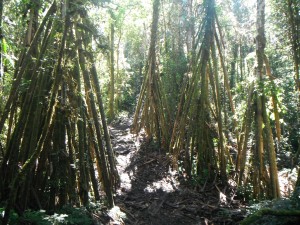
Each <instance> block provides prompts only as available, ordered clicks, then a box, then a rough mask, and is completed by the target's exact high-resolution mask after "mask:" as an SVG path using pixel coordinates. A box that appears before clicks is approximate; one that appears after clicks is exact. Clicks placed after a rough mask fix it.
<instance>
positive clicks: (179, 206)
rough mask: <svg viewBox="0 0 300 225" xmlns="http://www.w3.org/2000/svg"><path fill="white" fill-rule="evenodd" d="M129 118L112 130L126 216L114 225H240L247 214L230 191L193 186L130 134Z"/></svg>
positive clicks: (151, 147) (118, 200)
mask: <svg viewBox="0 0 300 225" xmlns="http://www.w3.org/2000/svg"><path fill="white" fill-rule="evenodd" d="M131 122H132V120H131V118H128V117H123V118H121V119H119V120H118V121H117V122H115V123H113V124H112V125H111V126H110V133H111V138H112V144H113V148H114V151H115V153H116V157H117V167H118V170H119V174H120V178H121V187H120V188H119V189H118V190H117V193H116V197H115V203H116V205H117V206H118V207H119V208H120V210H121V211H122V212H123V213H124V214H126V216H125V217H123V218H122V219H121V220H120V221H112V220H111V222H110V224H126V225H131V224H136V225H173V224H175V225H181V224H191V225H196V224H215V225H216V224H238V222H239V221H240V220H242V219H243V218H244V215H245V210H244V209H243V207H242V205H241V204H240V202H239V201H238V200H236V199H234V195H233V194H232V193H233V192H232V190H230V188H229V187H224V186H222V185H221V184H220V183H218V181H217V180H216V181H215V182H213V183H212V184H209V183H208V182H204V183H202V184H197V185H195V184H193V183H191V182H190V181H186V180H185V179H184V178H183V177H182V176H180V175H179V174H178V173H177V172H175V171H172V170H171V166H170V161H169V160H168V157H167V156H166V154H165V153H164V152H161V151H160V150H159V148H158V147H157V146H156V144H154V143H153V142H150V143H149V142H146V141H145V138H144V136H143V135H140V136H136V135H133V134H131V133H130V126H131Z"/></svg>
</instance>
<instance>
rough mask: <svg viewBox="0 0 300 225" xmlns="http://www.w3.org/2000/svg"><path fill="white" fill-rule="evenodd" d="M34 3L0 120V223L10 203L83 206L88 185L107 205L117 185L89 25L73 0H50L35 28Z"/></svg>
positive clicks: (17, 205) (93, 31)
mask: <svg viewBox="0 0 300 225" xmlns="http://www.w3.org/2000/svg"><path fill="white" fill-rule="evenodd" d="M1 2H2V1H1ZM38 2H39V4H36V1H32V4H30V6H31V8H30V9H29V10H30V11H29V23H28V27H27V32H26V37H25V38H24V43H23V44H24V48H23V49H24V50H23V52H21V54H20V57H19V60H18V63H17V66H16V69H15V73H14V82H13V83H12V88H11V92H10V95H9V97H8V99H7V101H6V104H5V108H4V110H3V112H2V114H1V117H0V130H1V132H7V145H6V146H5V147H4V158H3V160H2V164H1V170H0V177H1V179H0V189H1V191H0V193H1V195H0V200H1V201H3V202H4V201H6V202H7V205H6V211H5V215H4V219H3V221H2V224H7V222H8V217H9V212H10V210H11V209H13V208H14V209H15V210H17V211H18V212H22V211H24V210H25V209H27V208H34V209H38V208H40V209H46V210H48V211H49V212H53V211H54V210H56V209H58V208H60V207H62V206H64V205H66V204H71V205H85V206H86V205H87V204H88V203H89V200H90V197H89V192H91V190H90V186H91V185H90V184H92V188H93V189H92V193H93V194H94V199H95V200H100V194H99V191H100V189H101V187H100V186H99V184H101V186H102V188H103V189H104V191H105V193H106V198H107V202H108V205H109V206H110V207H112V206H113V205H114V201H113V189H114V188H115V187H116V186H117V185H118V184H119V177H118V172H117V169H116V163H115V158H114V154H113V151H112V147H111V143H110V135H109V132H108V128H107V123H106V119H105V114H104V108H103V102H102V97H101V90H100V85H99V80H98V75H97V72H96V67H95V62H94V59H93V53H92V51H91V41H92V39H93V37H94V36H96V37H97V35H98V34H97V32H96V29H95V28H94V27H93V26H92V23H91V22H90V21H89V19H88V17H87V12H86V11H85V9H84V7H83V5H82V4H83V3H82V1H80V0H78V1H69V0H65V1H59V2H57V1H56V0H54V1H53V2H52V3H51V5H50V6H49V9H48V11H47V13H46V14H45V16H44V18H43V20H42V22H41V23H40V24H39V25H38V22H37V21H38V17H39V16H40V15H39V11H40V7H41V4H42V3H41V2H40V1H38ZM24 85H25V86H24ZM22 87H23V88H22ZM99 112H100V115H99ZM7 121H8V127H5V126H4V125H5V124H6V122H7Z"/></svg>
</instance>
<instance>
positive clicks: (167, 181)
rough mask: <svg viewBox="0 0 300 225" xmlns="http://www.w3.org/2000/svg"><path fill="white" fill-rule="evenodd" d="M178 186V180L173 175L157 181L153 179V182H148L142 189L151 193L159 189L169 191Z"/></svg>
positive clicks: (174, 189)
mask: <svg viewBox="0 0 300 225" xmlns="http://www.w3.org/2000/svg"><path fill="white" fill-rule="evenodd" d="M178 187H179V182H178V181H177V180H175V179H174V177H172V176H167V177H164V178H163V179H161V180H159V181H154V182H153V183H151V184H148V185H147V187H146V188H145V189H144V191H145V192H148V193H152V192H156V191H157V190H159V189H161V190H162V191H164V192H166V193H170V192H174V191H176V190H177V189H178Z"/></svg>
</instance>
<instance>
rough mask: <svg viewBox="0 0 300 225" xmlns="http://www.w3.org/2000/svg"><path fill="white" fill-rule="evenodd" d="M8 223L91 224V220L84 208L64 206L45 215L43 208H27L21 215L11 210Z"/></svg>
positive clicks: (40, 224)
mask: <svg viewBox="0 0 300 225" xmlns="http://www.w3.org/2000/svg"><path fill="white" fill-rule="evenodd" d="M4 211H5V208H0V218H1V217H3V216H4ZM9 224H10V225H18V224H34V225H91V224H93V220H92V219H91V217H90V216H89V215H88V212H87V210H86V209H84V208H73V207H65V208H63V209H62V210H60V211H58V213H54V214H53V215H47V214H46V211H45V210H40V211H32V210H27V211H25V212H24V214H23V215H22V216H19V215H18V214H17V213H16V212H14V211H12V212H11V213H10V215H9Z"/></svg>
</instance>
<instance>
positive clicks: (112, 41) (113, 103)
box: [108, 12, 115, 121]
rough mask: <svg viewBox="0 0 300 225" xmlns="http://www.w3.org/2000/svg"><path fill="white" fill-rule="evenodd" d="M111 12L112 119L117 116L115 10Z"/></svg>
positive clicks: (110, 101) (110, 106) (109, 114)
mask: <svg viewBox="0 0 300 225" xmlns="http://www.w3.org/2000/svg"><path fill="white" fill-rule="evenodd" d="M110 14H111V20H112V21H111V22H110V53H109V56H110V59H109V62H110V63H109V67H110V68H109V69H110V85H109V94H108V95H109V103H108V119H109V121H112V120H113V119H114V117H115V110H114V108H115V25H114V23H115V21H114V15H113V12H111V13H110Z"/></svg>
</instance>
